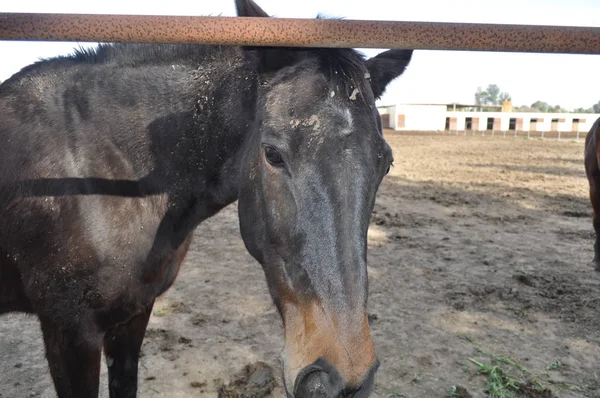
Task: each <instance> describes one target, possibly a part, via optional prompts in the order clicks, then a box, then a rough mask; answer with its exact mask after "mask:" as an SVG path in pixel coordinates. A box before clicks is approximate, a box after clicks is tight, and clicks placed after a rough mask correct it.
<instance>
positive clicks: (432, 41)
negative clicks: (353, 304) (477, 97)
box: [0, 13, 600, 54]
mask: <svg viewBox="0 0 600 398" xmlns="http://www.w3.org/2000/svg"><path fill="white" fill-rule="evenodd" d="M0 40H48V41H82V42H86V41H90V42H136V43H199V44H224V45H252V46H294V47H355V48H357V47H358V48H413V49H428V50H470V51H516V52H544V53H579V54H600V28H598V27H571V26H565V27H563V26H533V25H493V24H473V23H433V22H395V21H357V20H322V19H320V20H317V19H289V18H242V17H185V16H178V17H175V16H139V15H84V14H20V13H0Z"/></svg>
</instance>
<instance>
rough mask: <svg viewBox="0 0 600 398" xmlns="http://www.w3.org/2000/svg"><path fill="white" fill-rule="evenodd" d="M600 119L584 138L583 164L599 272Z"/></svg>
mask: <svg viewBox="0 0 600 398" xmlns="http://www.w3.org/2000/svg"><path fill="white" fill-rule="evenodd" d="M599 135H600V118H599V119H598V120H596V122H595V123H594V124H593V125H592V128H591V129H590V132H589V133H588V134H587V136H586V137H585V153H584V164H585V173H586V175H587V178H588V183H589V187H590V202H591V203H592V209H593V217H592V224H593V226H594V231H595V232H596V241H595V243H594V265H595V267H596V271H600V163H599V160H600V137H598V136H599Z"/></svg>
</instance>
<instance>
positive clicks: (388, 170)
mask: <svg viewBox="0 0 600 398" xmlns="http://www.w3.org/2000/svg"><path fill="white" fill-rule="evenodd" d="M391 167H394V162H392V163H390V164H389V165H388V167H387V169H386V170H385V175H388V173H389V172H390V168H391Z"/></svg>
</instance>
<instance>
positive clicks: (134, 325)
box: [104, 302, 154, 398]
mask: <svg viewBox="0 0 600 398" xmlns="http://www.w3.org/2000/svg"><path fill="white" fill-rule="evenodd" d="M153 304H154V302H153V303H151V304H150V305H148V306H147V307H146V310H145V311H144V312H143V313H141V314H138V315H136V316H135V317H133V318H131V319H130V320H129V321H128V322H127V323H123V324H121V325H118V326H116V327H115V328H113V329H111V330H109V331H108V332H106V334H105V335H104V354H105V356H106V364H107V365H108V389H109V391H110V398H135V396H136V393H137V382H138V360H139V357H140V349H141V347H142V340H144V334H145V333H146V326H147V325H148V320H149V319H150V314H151V312H152V305H153Z"/></svg>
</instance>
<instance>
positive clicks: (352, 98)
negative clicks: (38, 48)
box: [350, 88, 360, 101]
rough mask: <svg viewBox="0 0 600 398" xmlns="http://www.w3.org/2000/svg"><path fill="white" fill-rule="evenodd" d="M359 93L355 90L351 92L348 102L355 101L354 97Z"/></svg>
mask: <svg viewBox="0 0 600 398" xmlns="http://www.w3.org/2000/svg"><path fill="white" fill-rule="evenodd" d="M358 93H360V91H359V90H358V89H357V88H355V89H354V91H352V95H350V101H356V95H357V94H358Z"/></svg>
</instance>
